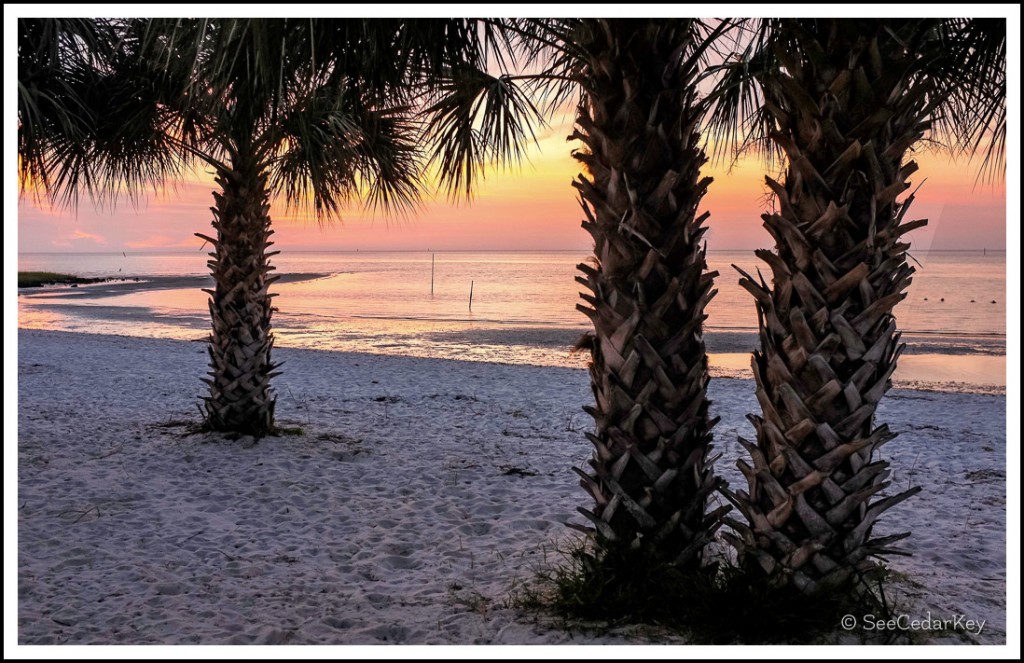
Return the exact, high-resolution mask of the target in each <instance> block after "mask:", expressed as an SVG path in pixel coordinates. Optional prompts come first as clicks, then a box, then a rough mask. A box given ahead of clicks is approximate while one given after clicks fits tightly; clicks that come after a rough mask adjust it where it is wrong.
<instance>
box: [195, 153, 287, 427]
mask: <svg viewBox="0 0 1024 663" xmlns="http://www.w3.org/2000/svg"><path fill="white" fill-rule="evenodd" d="M216 181H217V184H218V185H220V187H221V192H220V193H217V192H214V194H213V197H214V200H215V202H216V204H215V205H214V206H213V207H212V208H211V209H212V210H213V215H214V220H213V227H214V228H215V229H216V230H217V238H216V239H212V238H208V237H204V236H202V235H200V237H203V239H206V240H207V241H209V242H210V243H212V244H213V246H214V248H215V251H214V252H212V253H211V254H210V256H211V258H212V259H211V260H210V261H209V262H208V265H209V267H210V272H211V273H212V275H213V278H214V282H215V287H214V289H213V290H207V291H206V292H208V293H209V295H210V302H209V303H210V316H211V318H212V321H213V329H212V332H211V334H210V342H209V354H210V371H209V375H210V378H209V379H204V381H205V382H206V383H207V384H208V385H209V388H210V393H209V396H207V397H206V398H205V399H204V404H205V415H206V425H207V427H209V428H210V429H211V430H215V431H225V432H234V433H241V434H246V435H254V436H256V437H262V436H263V435H266V434H267V433H269V432H271V431H272V430H273V427H274V404H275V400H276V399H275V397H274V395H273V394H272V392H271V390H270V379H271V378H272V377H273V376H274V375H276V373H274V372H273V369H274V368H275V365H274V364H273V363H272V362H271V360H270V351H271V347H272V346H273V344H274V337H273V334H271V331H270V316H271V314H272V313H273V311H274V309H273V307H272V306H271V298H272V297H273V295H272V294H270V293H269V292H268V290H267V289H268V288H269V287H270V284H271V283H272V282H273V281H275V280H276V279H277V277H271V276H268V274H269V272H270V271H271V270H272V269H274V268H273V267H272V266H271V265H270V261H269V258H270V256H272V255H275V254H276V253H277V252H276V251H275V252H272V253H268V252H267V248H268V247H269V246H270V245H272V244H273V242H270V241H268V240H269V238H270V236H271V234H273V231H272V230H271V229H270V203H269V193H268V190H267V180H266V176H265V174H263V173H260V172H259V171H258V170H257V169H256V168H255V167H254V166H252V165H251V164H248V163H245V162H244V161H241V162H240V163H239V162H237V161H236V163H235V164H234V167H233V168H232V169H223V170H221V171H220V172H219V173H218V175H217V178H216Z"/></svg>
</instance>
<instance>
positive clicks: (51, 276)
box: [18, 272, 110, 288]
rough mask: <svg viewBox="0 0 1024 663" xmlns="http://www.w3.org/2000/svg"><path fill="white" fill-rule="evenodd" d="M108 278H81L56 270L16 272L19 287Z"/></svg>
mask: <svg viewBox="0 0 1024 663" xmlns="http://www.w3.org/2000/svg"><path fill="white" fill-rule="evenodd" d="M109 280H110V279H109V278H83V277H81V276H75V275H73V274H58V273H56V272H18V287H19V288H41V287H43V286H44V285H56V284H60V285H78V284H79V283H99V282H101V281H109Z"/></svg>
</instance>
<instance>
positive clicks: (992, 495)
mask: <svg viewBox="0 0 1024 663" xmlns="http://www.w3.org/2000/svg"><path fill="white" fill-rule="evenodd" d="M276 358H277V359H279V360H284V366H283V371H284V372H283V373H282V375H281V376H279V377H278V378H277V380H276V382H275V387H276V389H277V392H278V418H279V421H280V423H282V424H283V425H296V426H298V427H300V428H302V433H301V434H300V435H297V436H290V437H281V438H268V439H265V440H263V441H261V442H260V443H258V444H256V445H255V446H252V445H251V441H250V442H249V443H247V442H246V441H245V440H244V439H243V440H238V441H234V442H231V441H226V440H224V439H223V438H220V437H218V436H216V435H210V434H205V435H188V436H186V435H184V434H183V433H184V428H183V427H184V423H183V422H190V421H194V420H196V419H197V412H196V407H195V406H196V402H197V399H198V398H199V397H200V396H201V393H202V390H201V387H202V383H201V382H199V377H201V375H202V374H203V372H204V371H205V361H206V357H205V349H204V348H203V347H201V346H196V345H192V344H189V343H184V342H175V341H170V340H163V339H141V338H136V337H126V336H124V337H122V336H102V335H92V334H75V335H74V336H70V335H69V333H67V332H48V331H37V330H24V329H19V331H18V477H17V479H18V504H19V510H18V535H19V538H18V542H19V555H18V557H19V565H18V582H19V594H18V601H19V604H18V609H19V610H18V620H19V632H18V641H19V643H20V644H45V643H68V644H87V643H90V644H101V643H102V644H144V643H148V644H157V643H159V644H227V643H262V644H282V643H288V644H384V643H386V644H399V643H400V644H570V643H572V644H650V642H651V640H650V637H649V634H648V635H645V634H639V633H636V632H635V631H633V630H631V629H614V630H613V631H611V632H609V633H604V634H594V633H580V632H579V631H576V632H575V633H570V632H568V631H566V630H564V629H562V628H560V627H558V626H557V625H555V624H550V623H545V622H543V621H537V620H536V619H535V618H533V617H529V616H527V617H524V616H522V615H519V614H517V613H516V611H515V610H513V609H512V608H510V607H508V605H507V602H506V599H507V596H508V592H509V591H511V590H512V588H514V587H515V584H516V583H517V582H522V581H523V580H525V579H526V578H528V577H530V575H531V573H532V569H535V568H536V566H537V565H538V564H540V563H542V561H543V560H544V559H545V558H546V557H548V556H551V555H552V547H553V546H554V545H557V544H558V543H559V542H564V541H566V540H567V538H568V537H569V536H570V535H571V534H570V532H569V530H568V529H567V528H566V527H565V526H564V525H563V524H562V523H564V522H565V521H566V520H571V521H573V522H576V521H578V520H580V518H579V517H578V516H576V515H575V508H576V507H577V506H582V505H585V504H586V495H585V494H584V492H583V491H582V490H581V489H579V488H578V486H577V485H576V480H575V479H574V477H573V474H572V472H571V470H570V467H571V466H573V465H576V466H581V465H583V463H585V460H586V458H587V457H588V456H589V454H590V444H589V443H588V442H587V441H586V439H585V437H584V435H583V431H584V430H586V429H587V427H588V426H589V421H588V419H587V417H586V415H585V414H584V413H583V412H582V411H581V406H582V405H583V404H585V403H587V402H589V399H590V398H592V395H591V394H590V393H589V381H588V378H587V376H586V373H585V372H583V371H581V370H580V369H572V368H559V367H533V366H515V365H507V364H490V363H488V364H485V363H482V362H465V361H452V360H446V359H422V358H410V357H398V356H388V355H376V354H355V353H339V352H333V351H328V350H304V349H291V348H278V349H277V350H276ZM710 390H711V391H710V395H711V398H712V400H713V405H712V410H713V412H712V414H717V415H719V416H721V417H722V421H721V422H720V423H719V425H718V426H716V428H715V429H714V433H715V439H716V441H715V447H716V452H720V453H722V454H723V458H722V459H721V460H719V462H718V463H717V464H716V466H715V467H716V470H717V471H718V472H719V473H720V474H721V475H722V476H723V477H724V478H726V479H727V480H728V481H729V482H730V483H731V484H734V485H735V484H737V483H739V482H741V481H742V477H740V475H739V472H738V471H737V470H736V468H735V461H736V459H737V458H739V457H740V454H741V448H740V447H739V444H738V443H737V442H736V436H737V435H742V436H744V437H748V438H749V437H750V436H751V434H752V431H751V427H750V424H749V422H747V421H746V419H745V418H744V415H745V414H746V413H747V412H751V411H756V409H755V408H756V401H755V399H754V395H753V389H752V381H749V380H712V383H711V387H710ZM1005 416H1006V399H1005V397H1004V396H993V395H978V394H957V393H935V392H922V391H912V390H903V389H894V390H892V391H891V392H890V394H889V395H888V396H887V398H885V399H884V400H883V402H882V405H881V406H880V408H879V422H880V423H882V422H886V423H889V424H890V426H891V427H892V428H893V430H894V431H895V432H897V433H899V437H897V438H896V439H895V440H894V441H893V442H891V443H889V444H888V445H886V447H884V448H883V450H882V453H883V455H884V456H885V457H886V458H887V459H889V460H890V461H891V462H892V464H893V469H894V471H895V475H894V482H895V483H896V484H898V485H899V486H900V487H902V486H903V485H904V484H906V483H909V482H914V483H916V484H918V485H922V487H923V488H924V492H923V493H922V494H921V495H920V496H918V497H916V498H914V499H912V500H908V501H907V502H905V503H903V504H901V505H899V506H898V507H896V508H895V509H893V511H892V512H891V514H890V515H888V517H887V518H883V520H882V523H881V524H880V525H879V529H880V530H881V531H882V533H885V532H888V531H893V530H892V528H901V527H909V528H911V529H912V530H913V536H912V537H911V538H910V539H909V540H908V541H909V543H908V546H907V547H908V549H909V550H910V551H911V552H913V553H915V556H914V557H911V558H906V559H904V558H894V559H892V560H891V568H893V569H894V570H895V571H897V572H898V574H901V575H902V576H903V577H905V578H906V580H901V581H899V582H898V583H897V584H896V585H895V586H894V591H895V592H896V593H897V595H898V596H899V597H900V599H901V600H902V601H903V605H905V606H907V609H908V610H909V611H910V612H911V614H913V615H916V616H923V615H924V614H925V612H927V611H930V612H931V613H933V614H935V615H948V614H951V613H953V612H960V613H966V614H967V615H968V617H972V618H980V619H986V620H987V626H986V629H985V631H984V632H983V633H982V634H980V635H977V636H967V635H965V634H960V633H945V634H932V636H931V637H930V638H929V641H930V642H938V643H959V642H980V643H989V644H996V643H1002V642H1005V640H1006V586H1005V577H1006V548H1005V532H1006V518H1005V509H1006V506H1005V504H1006V503H1005V485H1006V439H1005V437H1006V429H1005ZM850 638H853V640H852V642H859V640H857V639H856V638H855V637H854V636H851V635H850V634H843V633H840V632H837V633H836V635H835V641H836V642H840V643H843V642H851V640H850ZM655 642H658V643H662V644H682V642H681V641H680V640H679V639H678V638H675V637H669V638H667V639H666V638H660V639H657V640H655Z"/></svg>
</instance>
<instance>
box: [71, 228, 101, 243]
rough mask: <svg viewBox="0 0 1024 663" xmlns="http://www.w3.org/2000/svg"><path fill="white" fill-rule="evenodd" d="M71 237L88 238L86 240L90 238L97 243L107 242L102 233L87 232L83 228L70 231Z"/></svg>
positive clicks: (74, 238)
mask: <svg viewBox="0 0 1024 663" xmlns="http://www.w3.org/2000/svg"><path fill="white" fill-rule="evenodd" d="M71 239H72V240H76V239H88V240H92V241H93V242H96V243H97V244H106V243H107V240H106V238H104V237H103V236H102V235H97V234H96V233H87V232H85V231H84V230H74V231H72V233H71Z"/></svg>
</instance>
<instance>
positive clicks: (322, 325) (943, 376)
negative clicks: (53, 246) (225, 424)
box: [18, 251, 1006, 385]
mask: <svg viewBox="0 0 1024 663" xmlns="http://www.w3.org/2000/svg"><path fill="white" fill-rule="evenodd" d="M708 257H709V263H710V266H711V268H712V269H716V270H718V271H719V272H720V273H721V276H720V277H719V279H718V284H717V287H718V289H719V294H718V295H717V297H715V299H714V300H713V301H712V303H711V305H710V308H709V311H708V313H709V319H708V322H707V325H708V334H707V340H708V345H709V349H710V351H711V352H712V354H713V358H712V364H713V367H714V368H715V370H716V372H717V373H719V374H726V375H744V374H745V373H746V371H747V366H748V365H749V358H748V356H747V353H748V352H749V350H750V349H751V348H752V347H753V346H754V344H755V343H756V340H755V337H754V335H753V332H754V330H755V329H756V315H755V312H754V308H753V306H752V305H751V298H750V296H749V294H748V293H747V292H746V291H745V290H743V289H742V288H740V287H739V286H738V285H737V281H738V277H737V274H736V272H735V271H734V270H733V269H732V267H731V266H730V265H732V264H737V265H739V266H740V267H742V268H744V269H745V270H748V271H752V270H754V269H756V268H757V267H758V266H759V262H760V261H758V260H757V259H756V258H755V257H754V256H753V255H752V253H750V252H746V251H744V252H712V253H710V254H709V256H708ZM586 258H587V254H586V253H584V252H578V253H577V252H565V253H562V252H557V253H556V252H537V253H511V252H510V253H502V252H491V253H461V252H451V253H436V254H434V263H433V295H432V294H431V269H432V268H431V254H430V253H377V252H357V253H306V252H285V253H283V254H281V255H279V256H277V257H276V258H275V259H274V264H275V265H276V266H277V268H278V269H277V272H278V273H279V274H282V275H283V276H284V278H282V280H281V281H280V282H278V283H277V284H276V285H275V288H274V291H275V292H277V293H279V295H280V296H279V297H278V298H277V299H276V305H277V307H278V309H279V310H278V312H277V313H276V314H275V318H274V322H275V325H276V333H277V344H278V345H279V346H291V347H305V348H318V349H334V350H347V351H361V352H377V353H387V354H403V355H413V356H426V357H440V358H455V359H471V360H481V361H499V362H509V363H530V364H538V365H559V366H582V365H584V364H585V362H586V358H585V357H584V356H581V355H579V354H573V353H571V352H570V350H569V346H570V345H571V344H572V342H573V341H574V340H575V339H576V338H577V337H578V336H579V334H580V333H582V332H583V331H584V330H585V329H586V328H587V325H588V320H587V319H586V318H585V317H584V316H583V315H582V314H581V313H579V312H578V311H576V309H575V305H576V303H577V302H578V301H580V300H579V294H578V293H579V291H580V289H581V287H580V286H579V285H578V284H577V283H576V282H575V281H574V280H573V278H574V276H575V275H576V269H575V266H576V264H577V263H579V262H581V261H583V260H585V259H586ZM206 259H207V258H206V254H205V253H128V254H122V253H109V254H38V253H37V254H20V255H19V258H18V269H19V270H21V271H30V270H31V271H37V270H38V271H57V272H66V273H72V274H77V275H80V276H127V277H132V278H138V279H139V281H138V282H136V281H134V280H129V281H126V282H112V283H104V284H97V285H90V286H82V287H79V288H45V289H43V290H22V291H19V294H20V296H19V298H18V301H19V325H20V326H21V327H30V328H41V329H61V330H67V331H84V332H92V333H112V334H127V335H136V336H153V337H166V338H178V339H198V338H201V337H203V336H204V335H205V334H206V331H207V329H208V325H209V321H208V317H207V315H208V314H207V310H206V295H205V294H204V293H203V292H202V291H201V290H200V288H202V287H208V285H209V284H210V283H211V280H210V279H209V277H207V276H206V269H207V268H206ZM917 259H918V260H919V261H920V262H921V263H922V264H921V266H918V268H917V269H918V273H917V275H916V276H915V279H914V283H913V285H912V286H911V289H910V294H909V296H908V298H907V300H906V301H904V302H903V303H901V304H900V305H899V306H898V307H897V310H896V314H897V317H898V320H899V324H900V326H901V328H902V329H904V330H905V336H904V338H905V340H906V341H907V343H908V349H907V351H908V353H909V354H908V356H906V359H905V360H904V361H903V362H902V363H901V367H900V368H901V372H900V373H898V374H897V378H898V379H900V380H902V381H903V382H904V383H922V382H923V383H928V384H932V383H936V384H940V383H943V384H944V383H952V382H967V383H969V384H978V385H1004V384H1005V356H1004V355H1005V335H1006V305H1005V293H1006V260H1005V253H1002V252H991V251H990V252H988V253H987V255H983V254H982V253H981V252H933V253H930V254H928V255H926V256H917ZM471 285H472V291H473V303H472V310H470V307H469V295H470V288H471ZM972 300H973V301H972ZM993 301H994V303H993ZM904 364H905V365H906V368H905V367H904ZM915 367H916V368H915Z"/></svg>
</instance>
